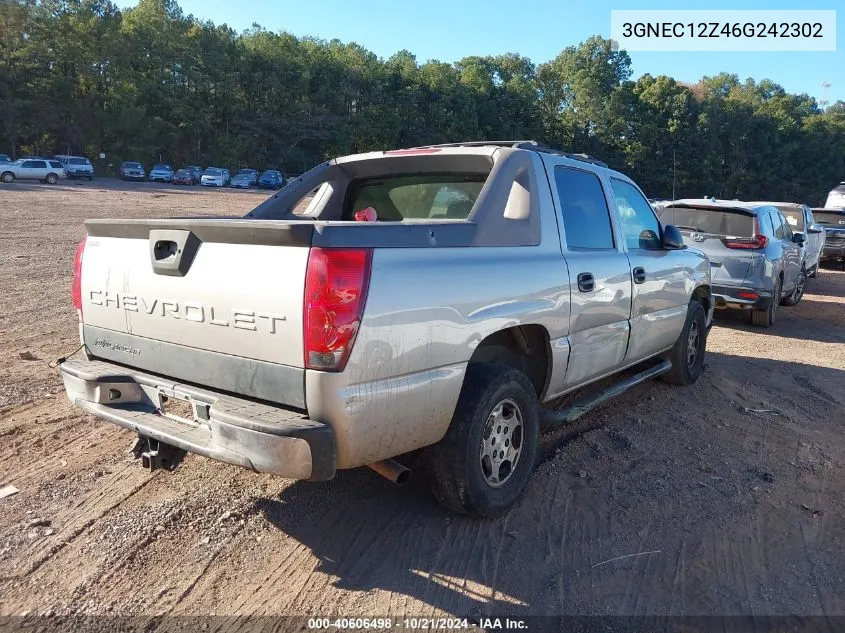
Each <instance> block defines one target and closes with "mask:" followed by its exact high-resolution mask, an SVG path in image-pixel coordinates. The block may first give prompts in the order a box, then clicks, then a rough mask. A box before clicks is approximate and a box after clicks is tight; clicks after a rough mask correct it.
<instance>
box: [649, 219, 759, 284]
mask: <svg viewBox="0 0 845 633" xmlns="http://www.w3.org/2000/svg"><path fill="white" fill-rule="evenodd" d="M661 219H662V221H663V224H674V225H675V226H677V227H678V228H679V229H680V231H681V234H682V235H683V236H684V243H685V244H686V245H687V246H689V247H690V248H696V249H698V250H700V251H703V252H704V253H705V254H706V255H707V257H708V258H709V259H710V272H711V275H712V281H713V284H714V285H716V286H731V287H738V286H742V284H743V282H744V281H745V279H746V277H747V276H748V273H749V271H750V269H751V264H752V262H754V260H755V258H760V254H759V252H755V251H754V250H751V249H741V248H731V247H730V246H728V245H729V244H732V241H731V240H732V238H740V239H750V238H752V237H753V236H754V234H755V223H754V214H753V212H751V211H745V210H743V209H731V208H722V207H719V208H716V207H708V206H704V205H702V206H701V207H692V206H685V207H667V208H666V209H664V210H663V215H662V218H661Z"/></svg>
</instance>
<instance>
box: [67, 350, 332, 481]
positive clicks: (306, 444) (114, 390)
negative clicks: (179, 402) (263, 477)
mask: <svg viewBox="0 0 845 633" xmlns="http://www.w3.org/2000/svg"><path fill="white" fill-rule="evenodd" d="M60 372H61V375H62V379H63V380H64V384H65V390H66V391H67V395H68V398H70V400H71V402H72V403H73V404H74V405H75V406H78V407H79V408H81V409H83V410H85V411H87V412H88V413H91V414H93V415H94V416H96V417H98V418H100V419H102V420H106V421H108V422H112V423H114V424H117V425H118V426H121V427H123V428H125V429H129V430H131V431H134V432H136V433H138V434H139V435H142V436H144V437H148V438H151V439H154V440H158V441H160V442H163V443H165V444H169V445H171V446H176V447H178V448H181V449H183V450H186V451H189V452H191V453H196V454H198V455H203V456H205V457H209V458H211V459H214V460H217V461H221V462H225V463H228V464H234V465H236V466H242V467H244V468H248V469H250V470H254V471H257V472H266V473H272V474H274V475H279V476H282V477H288V478H291V479H308V480H311V481H323V480H327V479H331V478H332V477H334V474H335V464H336V448H335V437H334V432H333V431H332V428H331V427H330V426H329V425H327V424H322V423H320V422H315V421H313V420H310V419H309V418H308V416H307V415H306V414H305V413H302V412H299V411H295V410H290V409H286V408H282V407H275V406H270V405H266V404H261V403H258V402H254V401H251V400H245V399H241V398H235V397H232V396H228V395H224V394H221V393H218V392H214V391H209V390H205V389H198V388H196V387H192V386H189V385H184V384H178V383H174V382H173V381H172V380H168V379H167V378H162V377H160V376H156V375H153V374H147V373H143V372H139V371H137V370H134V369H128V368H126V367H122V366H120V365H116V364H113V363H107V362H103V361H87V360H69V361H66V362H64V363H62V365H61V366H60ZM163 397H164V399H167V398H174V397H175V398H180V399H183V400H188V401H189V402H191V404H192V407H193V415H194V420H193V421H188V420H185V419H182V418H179V419H176V418H174V417H168V416H166V415H164V414H163V413H162V409H164V410H165V411H166V408H167V407H166V405H165V404H163V399H162V398H163Z"/></svg>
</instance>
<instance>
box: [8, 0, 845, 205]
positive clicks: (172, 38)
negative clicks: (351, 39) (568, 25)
mask: <svg viewBox="0 0 845 633" xmlns="http://www.w3.org/2000/svg"><path fill="white" fill-rule="evenodd" d="M282 26H283V25H282ZM776 70H777V69H775V68H773V69H772V71H773V72H774V71H776ZM631 77H632V68H631V60H630V58H629V56H628V54H627V53H626V52H624V51H618V50H613V47H612V46H611V42H610V41H609V40H605V39H603V38H601V37H598V36H595V37H591V38H589V39H588V40H586V41H585V42H582V43H581V44H580V45H578V46H571V47H567V48H566V49H564V50H563V51H562V52H561V53H560V54H559V55H558V56H557V57H555V58H554V59H552V60H551V61H548V62H546V63H541V64H535V63H533V62H532V61H531V60H530V59H527V58H526V57H524V56H522V55H519V54H518V53H510V54H506V55H497V56H484V57H481V56H474V57H466V58H464V59H461V60H460V61H457V62H454V63H443V62H439V61H426V62H424V63H421V62H420V61H419V60H417V59H416V57H415V56H414V55H413V53H411V52H409V51H399V52H397V53H396V54H395V55H393V56H392V57H390V58H388V59H382V58H379V57H377V56H376V55H375V54H373V53H372V52H370V51H368V50H366V49H365V48H363V47H361V46H359V45H357V44H347V43H342V42H340V41H337V40H332V41H328V42H327V41H322V40H319V39H314V38H309V37H304V38H298V37H295V36H293V35H290V34H288V33H285V32H272V31H268V30H266V29H264V28H261V27H260V26H257V25H255V26H254V27H253V28H251V29H249V30H247V31H245V32H242V33H237V32H235V31H233V30H232V29H230V28H228V27H227V26H225V25H215V24H213V23H211V22H208V21H204V20H200V19H198V18H195V17H193V16H190V15H185V14H184V13H183V11H182V10H181V9H180V7H179V5H178V4H177V3H176V2H175V1H174V0H141V1H140V2H139V4H138V5H137V6H136V7H134V8H131V9H126V10H122V11H121V10H119V9H118V8H117V7H116V5H114V4H113V3H112V2H110V1H109V0H40V1H36V0H0V152H2V153H8V154H10V155H11V154H14V155H21V154H27V153H29V154H45V153H49V154H53V153H66V152H67V151H68V150H69V151H70V152H72V153H82V154H85V155H88V156H91V157H95V158H96V157H97V156H98V155H99V153H100V152H105V153H106V154H107V157H108V158H107V161H108V162H111V163H112V164H114V165H116V164H117V162H119V161H120V160H127V159H133V160H141V161H143V162H145V163H146V164H151V163H152V162H154V161H158V160H159V158H162V159H164V160H166V161H169V162H172V163H174V164H176V165H181V164H202V165H209V164H216V165H222V166H226V167H230V168H234V167H242V166H251V167H255V168H259V169H261V168H264V167H278V168H282V169H286V170H288V171H301V170H303V169H306V168H309V167H311V166H313V165H314V164H316V163H317V162H319V161H321V160H323V159H325V158H327V157H330V156H335V155H341V154H346V153H350V152H357V151H365V150H372V149H390V148H398V147H408V146H414V145H422V144H428V143H444V142H453V141H460V140H476V139H537V140H540V141H542V142H545V143H548V144H551V145H555V146H558V147H562V148H564V149H567V150H570V151H575V152H586V153H589V154H592V155H594V156H597V157H599V158H601V159H602V160H604V161H605V162H607V163H609V164H610V165H611V166H612V167H615V168H617V169H620V170H623V171H625V172H626V173H628V174H629V175H631V176H632V177H633V178H635V179H636V180H637V182H639V183H640V185H641V186H642V187H643V188H644V189H645V191H646V192H647V194H648V195H650V196H655V197H669V196H671V195H672V190H673V185H674V188H675V194H676V196H677V197H681V196H695V197H699V196H704V195H708V196H709V195H714V196H718V197H724V198H740V199H760V198H762V199H773V198H777V199H783V200H796V201H802V202H808V203H810V204H820V203H822V202H823V201H824V198H825V196H826V194H827V192H828V191H829V190H830V189H831V188H832V186H833V185H835V184H836V183H838V182H840V181H841V180H845V103H843V102H837V103H836V104H833V105H832V106H830V107H829V108H827V109H826V110H824V111H823V110H822V109H821V108H820V107H819V104H818V103H817V102H816V100H815V99H814V98H812V97H810V96H808V95H806V94H797V95H796V94H790V93H787V92H786V91H785V90H784V89H783V88H782V87H781V86H779V85H778V84H776V83H774V82H772V81H769V80H760V81H754V80H751V79H747V80H740V79H739V78H738V77H737V76H736V75H733V74H730V73H723V74H719V75H717V76H713V77H704V78H702V79H701V80H700V81H699V82H698V83H696V84H692V85H689V84H683V83H680V82H677V81H675V80H674V79H672V78H670V77H664V76H660V77H653V76H651V75H644V76H642V77H640V78H639V79H637V80H636V81H632V80H631Z"/></svg>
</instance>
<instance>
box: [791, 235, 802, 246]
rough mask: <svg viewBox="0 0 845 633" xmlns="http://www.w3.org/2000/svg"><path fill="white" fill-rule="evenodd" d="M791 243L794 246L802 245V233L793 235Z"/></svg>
mask: <svg viewBox="0 0 845 633" xmlns="http://www.w3.org/2000/svg"><path fill="white" fill-rule="evenodd" d="M792 241H793V242H795V243H796V244H801V245H803V244H804V234H803V233H793V234H792Z"/></svg>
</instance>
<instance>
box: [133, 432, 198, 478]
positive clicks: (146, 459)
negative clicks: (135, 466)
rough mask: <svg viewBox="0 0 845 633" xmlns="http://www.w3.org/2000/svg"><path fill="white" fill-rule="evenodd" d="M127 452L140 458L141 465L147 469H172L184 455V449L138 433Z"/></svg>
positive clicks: (135, 457)
mask: <svg viewBox="0 0 845 633" xmlns="http://www.w3.org/2000/svg"><path fill="white" fill-rule="evenodd" d="M129 453H130V454H131V455H132V458H133V459H140V460H141V466H142V467H143V468H145V469H146V470H149V471H154V470H159V469H162V468H163V469H165V470H173V469H174V468H176V466H178V465H179V462H181V461H182V458H183V457H184V456H185V451H183V450H182V449H181V448H176V447H175V446H170V444H165V443H164V442H159V441H158V440H154V439H151V438H149V437H144V436H143V435H139V436H138V437H137V438H136V439H135V441H134V442H132V446H130V447H129Z"/></svg>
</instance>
